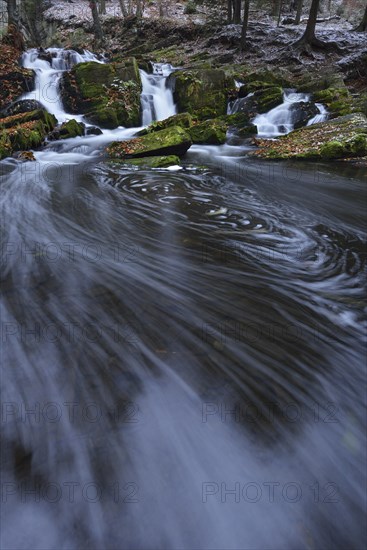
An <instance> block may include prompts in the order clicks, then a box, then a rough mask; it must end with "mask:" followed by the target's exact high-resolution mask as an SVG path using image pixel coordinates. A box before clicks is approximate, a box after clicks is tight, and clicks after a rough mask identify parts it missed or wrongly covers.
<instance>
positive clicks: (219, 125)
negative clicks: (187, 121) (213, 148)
mask: <svg viewBox="0 0 367 550" xmlns="http://www.w3.org/2000/svg"><path fill="white" fill-rule="evenodd" d="M227 128H228V124H227V123H226V122H225V121H224V120H220V119H212V120H205V121H204V122H201V123H200V124H195V125H193V126H192V127H191V128H190V129H189V133H190V136H191V139H192V142H193V143H197V144H203V145H204V144H205V145H221V144H222V143H225V141H226V135H227Z"/></svg>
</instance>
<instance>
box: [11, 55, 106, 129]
mask: <svg viewBox="0 0 367 550" xmlns="http://www.w3.org/2000/svg"><path fill="white" fill-rule="evenodd" d="M43 53H44V52H43ZM45 53H46V54H47V59H50V61H47V60H46V59H41V58H40V52H39V50H37V49H36V48H34V49H31V50H28V51H27V52H25V53H24V54H23V58H22V65H23V67H25V68H27V69H33V70H34V71H35V73H36V81H35V89H34V90H33V91H32V92H27V93H25V94H23V96H22V97H21V98H20V99H35V100H37V101H39V102H40V103H42V105H43V106H44V107H45V109H47V110H48V111H49V112H50V113H51V114H53V115H55V117H56V118H57V120H58V122H64V121H65V120H69V119H71V118H74V119H76V120H78V121H81V120H82V116H81V115H71V114H69V113H66V112H65V110H64V107H63V105H62V101H61V97H60V94H59V90H58V83H59V80H60V78H61V75H62V73H63V71H67V70H69V69H71V68H72V67H73V66H74V65H76V64H77V63H83V62H85V61H95V62H97V63H103V62H104V61H101V60H99V59H98V58H97V57H96V56H95V55H94V54H92V53H91V52H89V51H84V53H83V54H80V53H78V52H76V51H74V50H64V49H61V48H49V49H48V50H46V52H45Z"/></svg>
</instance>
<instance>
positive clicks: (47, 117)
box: [0, 109, 57, 158]
mask: <svg viewBox="0 0 367 550" xmlns="http://www.w3.org/2000/svg"><path fill="white" fill-rule="evenodd" d="M56 124H57V120H56V118H55V117H54V115H51V114H50V113H48V112H47V111H46V110H44V109H43V110H42V109H39V110H36V111H32V112H27V113H19V114H17V115H13V116H10V117H5V118H1V119H0V158H4V157H7V156H9V155H11V154H12V152H13V151H27V150H28V149H34V148H37V147H39V146H40V145H42V143H43V142H44V140H45V138H46V136H47V134H48V133H49V132H51V131H52V130H53V129H54V128H55V126H56Z"/></svg>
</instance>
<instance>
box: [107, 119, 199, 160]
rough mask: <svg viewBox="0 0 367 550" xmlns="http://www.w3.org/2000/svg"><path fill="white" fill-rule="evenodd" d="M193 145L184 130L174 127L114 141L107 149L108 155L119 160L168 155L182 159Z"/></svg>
mask: <svg viewBox="0 0 367 550" xmlns="http://www.w3.org/2000/svg"><path fill="white" fill-rule="evenodd" d="M191 144H192V141H191V138H190V136H189V134H188V133H187V132H186V131H185V130H184V129H183V128H180V127H179V126H172V127H170V128H166V129H165V130H160V131H158V132H154V133H151V134H148V135H146V136H141V137H137V138H133V139H129V140H126V141H114V142H113V143H111V145H110V146H109V147H108V148H107V154H108V156H109V157H110V158H113V159H117V160H123V159H125V158H141V157H151V156H167V155H177V156H178V157H182V156H183V155H184V154H185V153H186V151H187V150H188V149H189V148H190V147H191Z"/></svg>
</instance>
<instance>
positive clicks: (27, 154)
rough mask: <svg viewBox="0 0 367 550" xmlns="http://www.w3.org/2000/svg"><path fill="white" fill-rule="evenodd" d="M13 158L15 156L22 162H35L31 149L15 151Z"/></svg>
mask: <svg viewBox="0 0 367 550" xmlns="http://www.w3.org/2000/svg"><path fill="white" fill-rule="evenodd" d="M13 158H16V159H18V160H20V161H22V162H35V160H36V157H35V156H34V154H33V153H32V151H20V152H17V153H14V155H13Z"/></svg>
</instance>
